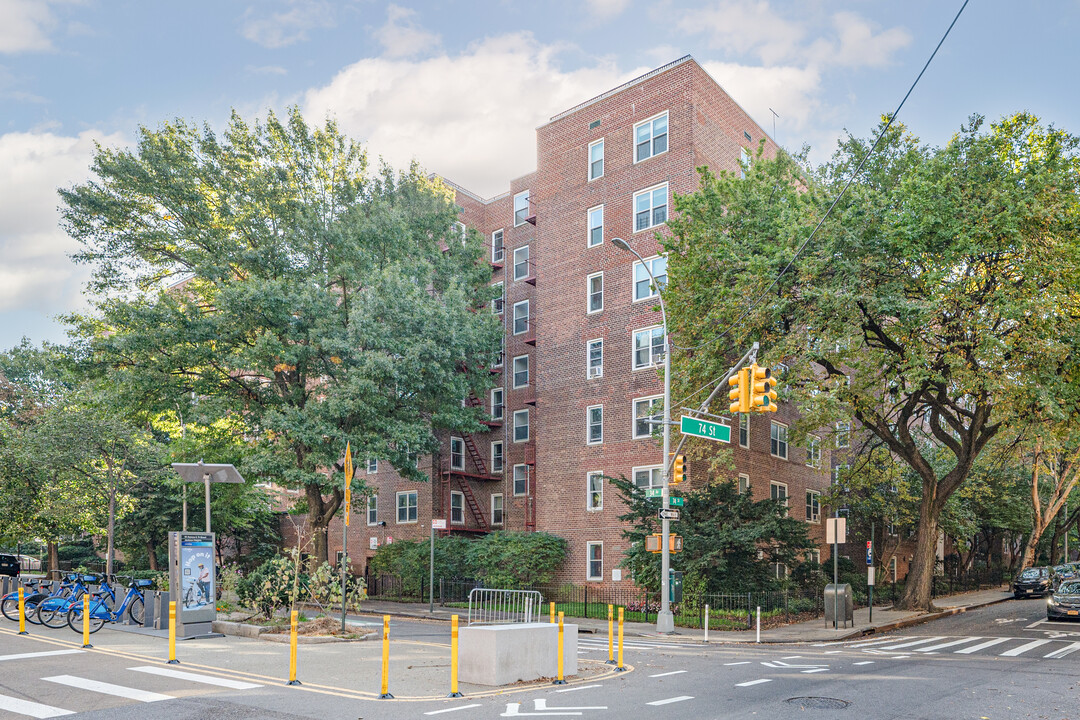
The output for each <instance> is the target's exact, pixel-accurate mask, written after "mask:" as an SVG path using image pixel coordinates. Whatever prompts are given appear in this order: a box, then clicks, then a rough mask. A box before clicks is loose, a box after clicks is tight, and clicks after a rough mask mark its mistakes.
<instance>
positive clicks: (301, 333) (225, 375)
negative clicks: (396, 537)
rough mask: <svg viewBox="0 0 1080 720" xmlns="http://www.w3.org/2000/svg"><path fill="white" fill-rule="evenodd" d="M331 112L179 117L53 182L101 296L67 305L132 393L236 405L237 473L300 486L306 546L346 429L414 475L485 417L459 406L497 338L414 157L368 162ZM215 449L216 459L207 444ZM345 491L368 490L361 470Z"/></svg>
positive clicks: (485, 290) (474, 242)
mask: <svg viewBox="0 0 1080 720" xmlns="http://www.w3.org/2000/svg"><path fill="white" fill-rule="evenodd" d="M369 170H370V169H369V167H368V163H367V158H366V155H365V154H364V152H363V151H362V149H361V148H360V147H359V146H358V145H356V144H354V143H353V142H351V141H349V140H348V139H347V138H345V137H344V136H343V135H342V134H341V133H340V132H339V130H338V128H337V126H336V125H335V124H334V123H333V122H327V123H326V124H325V125H323V126H322V127H314V128H313V127H309V126H308V125H307V123H305V121H304V119H303V118H302V117H301V115H300V112H299V110H297V109H295V108H294V109H292V110H290V112H289V114H288V117H287V118H285V119H284V120H279V119H278V118H277V117H276V116H274V115H273V114H271V115H270V116H269V117H268V118H267V120H266V121H265V122H264V123H256V124H254V125H249V124H247V123H246V122H244V121H243V120H242V119H241V118H240V117H239V116H237V115H235V114H234V115H233V118H232V121H231V123H230V124H229V126H228V128H227V130H226V131H225V132H224V133H223V134H222V135H221V136H218V135H217V134H215V133H214V132H213V131H211V130H210V129H208V128H205V129H202V130H199V129H197V128H195V127H193V126H191V125H189V124H187V123H184V122H182V121H176V122H172V123H167V124H165V125H163V126H162V127H161V128H160V129H158V130H149V129H143V130H142V133H141V136H140V140H139V143H138V147H137V148H136V149H135V150H133V151H128V150H108V149H104V148H100V149H98V151H97V153H96V156H95V158H94V162H93V166H92V171H93V175H94V179H93V180H92V181H90V182H88V183H86V184H84V185H80V186H77V187H74V188H72V189H69V190H64V191H62V192H61V198H62V200H63V204H64V205H63V209H62V212H63V217H64V221H65V224H66V227H67V230H68V232H69V233H70V234H71V235H72V237H74V238H76V239H77V240H78V241H79V242H80V243H81V244H82V248H83V249H82V251H81V252H79V253H78V254H77V255H76V256H75V257H76V260H77V261H79V262H82V263H87V264H89V265H91V266H92V268H93V276H92V280H91V282H90V285H89V289H90V292H91V294H92V296H93V302H94V312H93V313H92V314H91V315H88V316H86V317H73V318H71V321H72V322H73V324H74V325H75V328H76V331H77V333H78V334H79V335H80V336H81V337H83V338H85V339H86V340H87V341H88V342H89V343H90V344H91V347H92V349H93V351H94V357H95V359H98V360H100V361H103V362H105V363H108V364H110V365H111V366H113V367H115V368H116V369H117V376H118V378H119V379H120V381H121V382H120V384H119V389H118V392H120V393H122V394H123V395H124V396H125V397H126V398H128V402H129V403H130V404H131V405H133V406H139V407H147V408H152V409H154V410H157V411H159V412H160V411H166V410H171V409H174V408H175V407H176V406H177V405H179V406H180V408H181V412H184V413H185V414H186V413H187V412H189V411H190V409H191V408H190V403H191V398H193V397H194V398H198V400H199V403H200V405H199V407H200V412H202V413H204V414H205V415H206V416H207V417H211V418H212V417H221V418H223V417H227V416H230V415H231V416H235V417H237V418H240V419H241V421H242V422H243V424H244V425H245V427H246V428H247V431H248V432H249V434H250V436H251V437H252V438H253V439H254V441H255V446H254V449H253V451H252V452H250V453H248V454H247V455H246V456H245V459H244V463H243V468H242V470H243V471H244V472H245V473H248V474H252V475H258V476H261V477H264V478H268V479H272V480H274V481H275V482H279V483H282V484H285V485H288V486H292V487H297V488H302V489H303V490H304V504H305V507H306V510H307V513H308V519H309V523H310V527H311V528H312V529H313V531H314V540H315V548H314V549H315V552H314V555H315V557H316V559H317V560H318V561H320V562H322V561H325V560H326V559H327V538H326V530H327V527H328V524H329V522H330V520H331V518H333V516H334V515H335V513H336V512H337V510H338V509H339V507H340V506H341V502H342V500H343V495H344V493H343V490H342V487H341V485H342V483H341V472H340V471H341V465H340V463H341V460H342V453H343V450H344V448H345V443H346V441H347V440H348V441H351V443H352V448H353V451H354V452H355V453H356V455H357V456H358V457H377V458H380V459H382V460H384V461H389V462H390V463H391V464H393V466H394V467H395V468H397V469H398V470H399V471H400V472H402V473H403V474H405V475H406V476H407V477H411V478H413V479H416V480H421V479H423V476H422V474H421V473H419V472H418V471H417V469H416V465H415V458H416V455H417V454H418V453H420V454H423V453H430V452H435V451H436V450H437V449H438V441H437V438H436V434H435V430H438V429H441V428H454V429H457V430H459V431H462V432H470V431H472V432H476V431H480V430H481V429H483V426H482V425H481V424H480V420H481V419H482V416H481V414H480V412H481V411H480V410H479V408H477V407H473V406H470V405H463V403H462V400H463V399H464V398H466V397H467V396H469V395H470V393H472V394H476V395H478V396H479V395H480V393H482V392H483V391H484V389H485V388H486V387H487V386H488V385H489V384H490V382H491V380H490V374H489V373H488V372H487V370H486V368H487V367H489V366H490V365H492V364H493V363H494V361H495V358H496V356H497V353H498V351H499V347H500V340H499V338H500V328H499V326H498V323H497V321H496V319H495V318H494V317H493V316H492V315H491V313H485V312H476V310H477V309H478V308H479V307H481V306H483V305H484V304H485V303H487V302H488V301H490V299H491V298H492V296H493V291H492V289H491V288H490V286H489V285H488V282H489V281H490V267H487V266H486V265H485V264H484V263H483V262H482V261H481V257H482V254H483V247H482V240H481V238H479V236H477V235H476V234H475V233H471V232H470V233H465V232H463V231H461V230H460V229H459V226H455V222H456V220H457V214H458V209H457V208H456V207H455V206H454V205H453V204H452V202H451V193H450V192H449V190H448V189H446V188H445V187H443V186H442V185H441V184H439V183H438V182H436V181H432V180H429V179H428V178H426V177H425V176H424V175H423V174H422V173H421V172H420V171H419V169H418V168H416V167H413V168H411V169H410V170H409V171H408V172H404V173H400V174H397V175H395V174H394V173H393V172H392V171H391V170H390V169H388V168H385V167H383V168H381V169H380V170H379V171H378V172H375V173H372V172H370V171H369ZM208 459H209V458H208ZM356 483H357V486H356V487H355V488H354V490H362V485H361V481H359V480H357V481H356Z"/></svg>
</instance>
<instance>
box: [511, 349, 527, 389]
mask: <svg viewBox="0 0 1080 720" xmlns="http://www.w3.org/2000/svg"><path fill="white" fill-rule="evenodd" d="M528 384H529V356H528V355H518V356H517V357H516V358H514V389H515V390H517V389H518V388H523V387H527V386H528Z"/></svg>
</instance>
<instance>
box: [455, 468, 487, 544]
mask: <svg viewBox="0 0 1080 720" xmlns="http://www.w3.org/2000/svg"><path fill="white" fill-rule="evenodd" d="M457 483H458V487H460V488H461V494H462V495H464V496H465V504H467V505H468V506H469V510H471V511H472V514H473V518H475V519H476V524H477V526H478V527H479V528H480V530H482V531H483V532H487V531H488V530H489V529H490V528H489V526H488V522H487V518H485V517H484V511H483V509H482V508H481V507H480V503H478V502H477V501H476V496H475V495H473V491H472V488H471V487H470V486H469V481H468V480H465V479H463V478H460V477H459V478H457Z"/></svg>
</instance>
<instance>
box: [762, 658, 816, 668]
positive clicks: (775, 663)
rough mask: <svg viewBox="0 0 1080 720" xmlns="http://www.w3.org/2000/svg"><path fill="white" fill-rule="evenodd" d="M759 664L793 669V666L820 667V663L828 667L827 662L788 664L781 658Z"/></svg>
mask: <svg viewBox="0 0 1080 720" xmlns="http://www.w3.org/2000/svg"><path fill="white" fill-rule="evenodd" d="M761 664H762V665H764V666H765V667H771V668H792V669H795V668H817V667H821V666H822V665H824V666H825V667H828V665H829V664H828V663H811V664H810V665H789V664H788V663H786V662H784V661H783V660H774V661H772V662H762V663H761Z"/></svg>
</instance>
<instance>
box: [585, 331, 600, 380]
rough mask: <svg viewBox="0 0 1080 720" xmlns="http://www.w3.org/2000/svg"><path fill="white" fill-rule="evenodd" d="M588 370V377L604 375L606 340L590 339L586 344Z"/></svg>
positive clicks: (586, 374) (586, 375)
mask: <svg viewBox="0 0 1080 720" xmlns="http://www.w3.org/2000/svg"><path fill="white" fill-rule="evenodd" d="M585 355H586V358H587V360H586V363H587V364H586V370H585V377H586V378H588V379H590V380H591V379H593V378H599V377H604V340H603V339H602V338H599V339H596V340H590V341H589V342H588V343H587V344H586V346H585Z"/></svg>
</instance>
